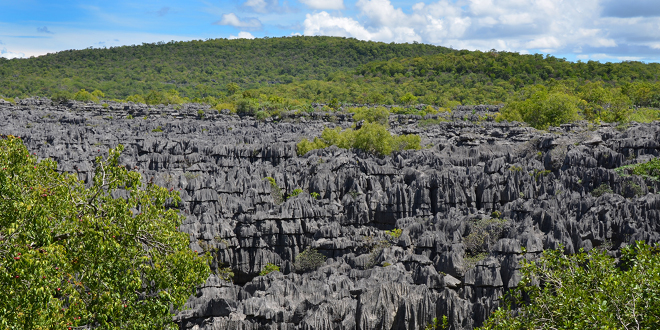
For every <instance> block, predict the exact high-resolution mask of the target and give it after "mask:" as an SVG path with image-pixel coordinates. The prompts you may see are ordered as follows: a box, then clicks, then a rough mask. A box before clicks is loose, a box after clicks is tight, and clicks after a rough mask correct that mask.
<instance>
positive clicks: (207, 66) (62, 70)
mask: <svg viewBox="0 0 660 330" xmlns="http://www.w3.org/2000/svg"><path fill="white" fill-rule="evenodd" d="M451 51H452V50H450V49H448V48H445V47H437V46H432V45H424V44H394V43H392V44H386V43H380V42H365V41H358V40H356V39H346V38H333V37H290V38H264V39H255V40H246V39H236V40H226V39H215V40H206V41H187V42H168V43H164V42H161V43H156V44H143V45H139V46H123V47H113V48H108V49H105V48H103V49H100V48H98V49H91V48H90V49H83V50H70V51H62V52H58V53H55V54H48V55H45V56H39V57H35V58H29V59H13V60H7V59H4V58H0V94H3V95H4V96H6V97H16V96H18V97H27V96H34V95H48V96H50V95H52V94H53V93H55V92H57V91H60V90H68V91H70V92H75V91H78V90H79V89H82V88H84V89H87V90H95V89H99V90H102V91H103V92H104V93H105V95H106V96H107V97H111V98H125V97H127V96H129V95H133V94H146V93H148V92H149V91H151V90H157V91H166V90H169V89H172V88H173V89H176V90H177V91H179V93H180V94H181V95H182V96H187V97H191V98H192V97H196V96H201V97H204V96H207V95H213V96H216V97H217V96H219V95H221V94H222V93H224V92H225V91H226V85H227V84H228V83H232V82H233V83H237V84H238V85H239V86H240V87H241V88H253V87H258V86H266V85H269V84H281V83H290V82H293V81H302V80H308V79H327V78H328V76H330V75H331V74H332V73H333V72H336V71H341V70H349V69H354V68H356V67H358V66H359V65H361V64H365V63H368V62H370V61H374V60H388V59H392V58H395V57H417V56H423V55H432V54H440V53H447V52H451Z"/></svg>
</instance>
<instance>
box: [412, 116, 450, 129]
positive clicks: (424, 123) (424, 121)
mask: <svg viewBox="0 0 660 330" xmlns="http://www.w3.org/2000/svg"><path fill="white" fill-rule="evenodd" d="M445 122H447V119H444V118H442V117H440V118H437V119H422V120H420V121H418V122H417V126H419V127H422V128H423V127H430V126H434V125H438V124H440V123H445Z"/></svg>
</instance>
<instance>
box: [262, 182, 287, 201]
mask: <svg viewBox="0 0 660 330" xmlns="http://www.w3.org/2000/svg"><path fill="white" fill-rule="evenodd" d="M264 180H266V181H268V183H270V188H271V190H270V195H271V196H272V197H273V201H274V202H275V204H278V205H279V204H282V203H284V199H285V198H284V193H283V192H282V189H281V188H280V186H279V185H277V182H275V179H274V178H272V177H270V176H268V177H265V178H264Z"/></svg>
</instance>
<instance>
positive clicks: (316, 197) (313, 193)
mask: <svg viewBox="0 0 660 330" xmlns="http://www.w3.org/2000/svg"><path fill="white" fill-rule="evenodd" d="M309 195H310V196H312V198H314V199H319V198H320V197H321V195H320V194H319V193H317V192H315V191H312V192H311V193H309Z"/></svg>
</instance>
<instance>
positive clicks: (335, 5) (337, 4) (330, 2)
mask: <svg viewBox="0 0 660 330" xmlns="http://www.w3.org/2000/svg"><path fill="white" fill-rule="evenodd" d="M299 1H300V2H301V3H303V4H305V5H306V6H307V7H309V8H312V9H327V10H340V9H344V8H345V7H344V0H299Z"/></svg>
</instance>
